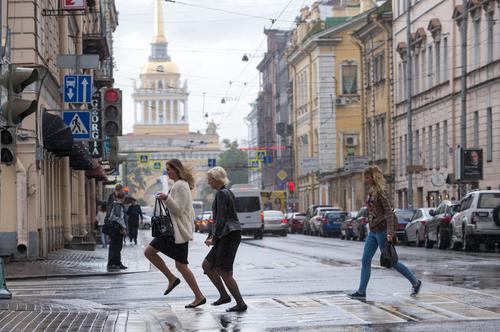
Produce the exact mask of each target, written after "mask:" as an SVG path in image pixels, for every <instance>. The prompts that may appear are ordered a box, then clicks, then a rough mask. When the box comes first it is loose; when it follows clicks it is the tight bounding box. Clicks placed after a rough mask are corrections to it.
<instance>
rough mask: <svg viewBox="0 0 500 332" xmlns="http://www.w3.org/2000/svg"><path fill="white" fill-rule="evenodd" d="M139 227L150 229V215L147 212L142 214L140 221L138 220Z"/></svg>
mask: <svg viewBox="0 0 500 332" xmlns="http://www.w3.org/2000/svg"><path fill="white" fill-rule="evenodd" d="M139 228H140V229H150V228H151V217H150V216H148V215H147V214H145V213H143V214H142V221H139Z"/></svg>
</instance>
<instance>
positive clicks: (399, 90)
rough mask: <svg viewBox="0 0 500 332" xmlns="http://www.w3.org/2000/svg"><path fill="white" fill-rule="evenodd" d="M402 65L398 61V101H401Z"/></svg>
mask: <svg viewBox="0 0 500 332" xmlns="http://www.w3.org/2000/svg"><path fill="white" fill-rule="evenodd" d="M401 68H402V66H401V62H400V63H398V83H397V86H398V97H399V101H400V102H401V101H403V93H402V86H403V82H402V80H403V73H402V69H401Z"/></svg>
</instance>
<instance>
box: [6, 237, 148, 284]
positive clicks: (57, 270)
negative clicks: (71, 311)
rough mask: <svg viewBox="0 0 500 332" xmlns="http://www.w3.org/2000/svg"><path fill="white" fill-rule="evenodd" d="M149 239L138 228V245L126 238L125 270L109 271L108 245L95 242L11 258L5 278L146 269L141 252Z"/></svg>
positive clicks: (129, 271) (145, 270) (121, 272)
mask: <svg viewBox="0 0 500 332" xmlns="http://www.w3.org/2000/svg"><path fill="white" fill-rule="evenodd" d="M149 241H150V239H148V237H147V236H146V234H145V233H144V232H139V236H138V244H137V245H131V244H130V243H129V242H128V239H127V245H124V246H123V249H122V263H123V264H124V265H125V266H127V267H128V269H126V270H119V271H112V272H108V271H107V263H108V248H102V247H101V245H100V244H98V245H96V249H95V251H82V250H71V249H62V250H58V251H56V252H53V253H50V254H49V257H48V258H47V259H45V260H38V261H29V262H11V263H9V264H6V265H5V270H6V275H7V280H16V279H28V278H50V277H63V276H64V277H68V276H72V277H80V276H86V275H89V276H96V275H103V274H123V273H136V272H147V271H150V264H149V261H147V260H146V259H144V254H143V252H144V247H145V245H147V244H148V243H149Z"/></svg>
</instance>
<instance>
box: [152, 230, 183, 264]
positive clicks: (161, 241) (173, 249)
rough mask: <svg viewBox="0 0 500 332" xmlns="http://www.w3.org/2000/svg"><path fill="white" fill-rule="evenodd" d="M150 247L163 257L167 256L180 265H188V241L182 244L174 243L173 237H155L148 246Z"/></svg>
mask: <svg viewBox="0 0 500 332" xmlns="http://www.w3.org/2000/svg"><path fill="white" fill-rule="evenodd" d="M149 245H150V246H151V247H153V248H155V249H156V250H158V251H159V252H161V253H162V254H164V255H165V256H168V257H170V258H172V259H173V260H175V261H176V262H179V263H182V264H189V263H188V248H189V241H188V242H184V243H175V240H174V238H173V237H170V236H168V237H167V236H162V237H155V238H154V239H153V241H151V243H150V244H149Z"/></svg>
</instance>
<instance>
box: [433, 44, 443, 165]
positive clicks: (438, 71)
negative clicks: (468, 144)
mask: <svg viewBox="0 0 500 332" xmlns="http://www.w3.org/2000/svg"><path fill="white" fill-rule="evenodd" d="M434 51H435V53H436V84H439V83H441V42H440V41H436V45H435V50H434ZM438 167H439V165H438Z"/></svg>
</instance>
